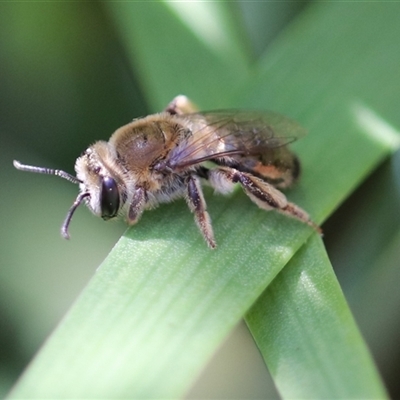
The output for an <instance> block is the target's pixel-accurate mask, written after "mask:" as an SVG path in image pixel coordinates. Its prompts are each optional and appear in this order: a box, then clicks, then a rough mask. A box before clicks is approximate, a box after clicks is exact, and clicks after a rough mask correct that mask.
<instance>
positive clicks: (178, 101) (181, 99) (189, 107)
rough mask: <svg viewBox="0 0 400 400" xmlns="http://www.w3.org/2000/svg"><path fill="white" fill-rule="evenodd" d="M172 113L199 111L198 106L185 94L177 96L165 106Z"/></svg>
mask: <svg viewBox="0 0 400 400" xmlns="http://www.w3.org/2000/svg"><path fill="white" fill-rule="evenodd" d="M164 111H166V112H167V113H169V114H171V115H181V114H190V113H194V112H196V111H198V108H197V106H196V105H195V104H194V103H192V102H191V101H190V100H189V98H188V97H186V96H184V95H183V94H181V95H179V96H176V97H175V98H174V99H173V100H172V101H171V102H170V103H169V104H168V105H167V107H166V108H165V110H164Z"/></svg>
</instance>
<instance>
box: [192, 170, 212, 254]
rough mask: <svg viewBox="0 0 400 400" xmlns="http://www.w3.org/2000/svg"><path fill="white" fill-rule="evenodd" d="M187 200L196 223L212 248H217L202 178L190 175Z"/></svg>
mask: <svg viewBox="0 0 400 400" xmlns="http://www.w3.org/2000/svg"><path fill="white" fill-rule="evenodd" d="M186 202H187V204H188V206H189V208H190V210H191V211H192V212H193V214H194V218H195V221H196V224H197V226H198V227H199V229H200V231H201V233H202V234H203V237H204V239H205V240H206V242H207V244H208V245H209V246H210V247H211V248H212V249H215V247H217V245H216V243H215V240H214V233H213V229H212V226H211V219H210V216H209V214H208V212H207V210H206V208H207V205H206V202H205V200H204V196H203V191H202V189H201V185H200V180H199V178H198V177H197V176H190V177H189V178H188V179H187V192H186Z"/></svg>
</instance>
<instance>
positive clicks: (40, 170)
mask: <svg viewBox="0 0 400 400" xmlns="http://www.w3.org/2000/svg"><path fill="white" fill-rule="evenodd" d="M13 164H14V167H15V168H17V169H19V170H20V171H27V172H35V173H37V174H46V175H57V176H60V177H61V178H63V179H66V180H67V181H69V182H72V183H76V184H79V183H81V181H80V180H79V179H78V178H76V177H75V176H73V175H71V174H69V173H68V172H65V171H61V170H60V169H51V168H44V167H34V166H32V165H25V164H21V163H20V162H19V161H17V160H14V162H13Z"/></svg>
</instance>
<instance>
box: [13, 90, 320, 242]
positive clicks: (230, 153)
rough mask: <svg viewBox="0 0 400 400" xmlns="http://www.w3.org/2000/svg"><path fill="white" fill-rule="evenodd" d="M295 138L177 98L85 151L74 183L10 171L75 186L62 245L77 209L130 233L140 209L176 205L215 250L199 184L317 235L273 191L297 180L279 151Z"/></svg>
mask: <svg viewBox="0 0 400 400" xmlns="http://www.w3.org/2000/svg"><path fill="white" fill-rule="evenodd" d="M303 133H304V130H303V129H302V128H301V127H300V125H299V124H297V123H296V122H295V121H293V120H291V119H289V118H287V117H284V116H282V115H279V114H276V113H273V112H260V111H230V110H227V111H210V112H197V110H196V107H195V106H194V105H193V103H191V102H190V100H189V99H188V98H187V97H185V96H182V95H181V96H177V97H176V98H175V99H173V100H172V102H171V103H170V104H169V105H168V106H167V108H166V109H165V110H164V111H163V112H161V113H158V114H153V115H149V116H147V117H144V118H138V119H135V120H133V121H132V122H130V123H128V124H127V125H124V126H122V127H121V128H119V129H117V130H116V131H115V132H114V134H113V135H112V136H111V138H110V140H109V141H108V142H105V141H98V142H96V143H94V144H93V145H92V146H90V147H89V148H88V149H87V150H86V151H85V152H84V153H83V154H82V155H81V156H80V157H79V158H78V159H77V160H76V163H75V171H76V177H75V176H73V175H70V174H69V173H67V172H65V171H61V170H58V169H49V168H43V167H35V166H29V165H24V164H21V163H20V162H18V161H14V166H15V167H16V168H17V169H19V170H22V171H29V172H36V173H41V174H50V175H57V176H60V177H61V178H64V179H66V180H68V181H70V182H72V183H75V184H78V185H79V189H80V191H79V194H78V196H77V198H76V200H75V202H74V203H73V204H72V206H71V208H70V209H69V211H68V213H67V216H66V218H65V220H64V223H63V224H62V228H61V234H62V236H63V237H64V238H65V239H69V233H68V229H69V225H70V222H71V219H72V216H73V214H74V212H75V210H76V209H77V207H78V206H79V205H80V204H81V203H85V204H86V205H87V207H88V208H89V209H90V211H92V213H93V214H95V215H97V216H99V217H101V218H103V219H104V220H109V219H114V218H117V217H123V218H125V220H126V221H127V223H128V224H129V225H133V224H135V223H136V222H138V220H139V219H140V217H141V215H142V213H143V211H144V210H145V209H151V208H154V207H156V206H157V205H158V204H159V203H165V202H169V201H172V200H174V199H177V198H181V197H184V198H185V200H186V203H187V205H188V206H189V209H190V211H191V212H192V213H193V214H194V219H195V221H196V224H197V225H198V227H199V229H200V231H201V233H202V235H203V237H204V239H205V241H206V242H207V244H208V246H209V247H211V248H215V247H216V242H215V239H214V233H213V229H212V225H211V219H210V216H209V214H208V212H207V206H206V202H205V200H204V196H203V191H202V183H203V182H207V183H208V184H209V185H210V186H211V187H212V188H214V189H215V191H216V192H219V193H222V194H226V193H229V192H231V191H232V190H233V188H234V186H235V184H239V185H240V186H241V187H242V188H243V190H244V192H245V193H246V194H247V196H248V197H250V199H251V200H252V201H253V202H254V203H255V204H256V205H257V206H258V207H260V208H262V209H264V210H271V209H275V210H277V211H279V212H280V213H282V214H285V215H288V216H290V217H294V218H296V219H297V220H299V221H301V222H303V223H305V224H308V225H310V226H312V227H313V228H314V229H316V230H317V231H320V229H319V227H318V226H317V225H316V224H315V223H314V222H313V221H312V220H311V219H310V217H309V215H308V214H307V213H306V212H305V211H304V210H303V209H301V208H300V207H298V206H297V205H295V204H293V203H290V202H289V201H288V200H287V199H286V196H285V195H284V194H283V193H282V192H281V191H280V189H285V188H288V187H290V186H291V185H292V184H293V183H294V182H295V181H296V180H297V179H298V177H299V173H300V163H299V160H298V158H297V156H296V155H295V154H293V153H292V152H291V151H290V150H289V149H288V148H287V145H288V144H289V143H291V142H293V141H294V140H296V139H297V138H298V137H299V136H302V134H303Z"/></svg>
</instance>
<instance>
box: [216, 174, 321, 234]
mask: <svg viewBox="0 0 400 400" xmlns="http://www.w3.org/2000/svg"><path fill="white" fill-rule="evenodd" d="M209 181H210V184H211V185H212V186H213V187H214V188H215V189H216V190H219V191H221V192H223V193H226V192H229V191H230V190H231V189H232V186H233V185H232V184H233V183H240V184H241V186H242V188H243V190H244V191H245V193H246V194H247V196H249V197H250V199H251V200H252V201H253V202H254V203H256V204H257V205H258V206H259V207H260V208H263V209H264V210H271V209H275V210H277V211H279V212H280V213H282V214H285V215H288V216H290V217H293V218H296V219H298V220H299V221H301V222H304V223H305V224H307V225H310V226H311V227H313V228H314V229H315V230H316V231H317V232H319V233H321V229H320V227H319V226H318V225H317V224H315V223H314V222H313V221H312V220H311V219H310V217H309V215H308V214H307V213H306V212H305V211H304V210H303V209H302V208H300V207H298V206H297V205H296V204H294V203H290V202H289V201H288V200H287V199H286V196H285V195H284V194H283V193H282V192H280V191H279V190H278V189H276V188H274V187H273V186H272V185H270V184H269V183H267V182H265V181H264V180H262V179H260V178H257V177H256V176H254V175H252V174H250V173H247V172H241V171H238V170H236V169H234V168H227V167H220V168H216V169H213V170H211V171H210V172H209Z"/></svg>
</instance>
